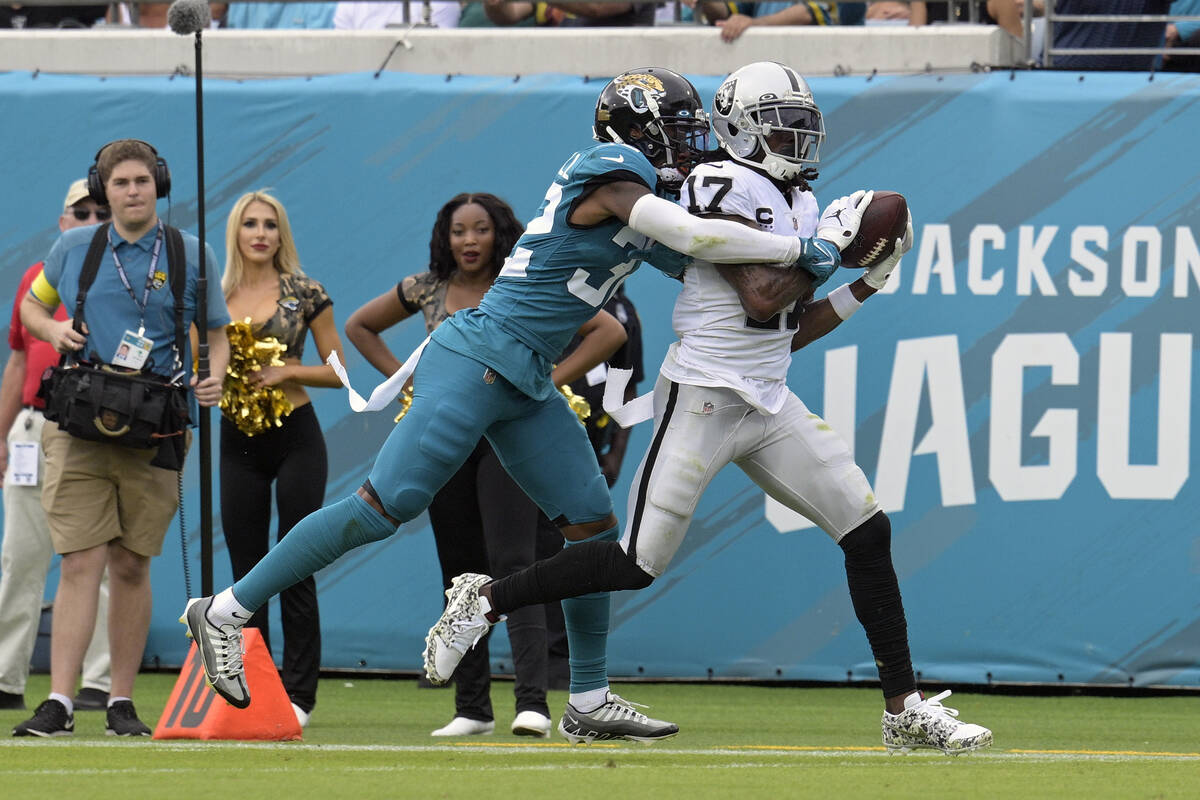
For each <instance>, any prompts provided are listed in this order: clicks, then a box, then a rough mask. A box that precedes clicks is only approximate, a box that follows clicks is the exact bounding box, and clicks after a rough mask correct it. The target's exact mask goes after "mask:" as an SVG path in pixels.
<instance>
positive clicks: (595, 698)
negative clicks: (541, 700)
mask: <svg viewBox="0 0 1200 800" xmlns="http://www.w3.org/2000/svg"><path fill="white" fill-rule="evenodd" d="M567 702H569V703H570V704H571V705H573V706H574V707H575V708H576V709H577V710H579V711H582V712H583V713H585V714H589V713H591V712H593V711H595V710H596V709H597V708H599V707H600V706H602V705H604V704H605V703H607V702H608V687H607V686H605V687H604V688H603V689H589V690H588V691H586V692H579V693H578V694H576V693H575V692H571V697H570V698H569V699H568V701H567Z"/></svg>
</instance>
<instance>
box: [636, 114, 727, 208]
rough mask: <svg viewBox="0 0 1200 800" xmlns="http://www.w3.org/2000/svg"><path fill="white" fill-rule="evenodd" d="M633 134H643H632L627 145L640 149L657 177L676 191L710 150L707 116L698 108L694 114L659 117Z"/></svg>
mask: <svg viewBox="0 0 1200 800" xmlns="http://www.w3.org/2000/svg"><path fill="white" fill-rule="evenodd" d="M631 133H635V134H640V135H634V136H631V137H630V139H631V141H629V142H626V144H630V145H633V146H634V147H636V148H637V149H638V150H641V151H642V153H643V154H644V155H645V156H646V158H647V159H649V161H650V163H651V164H653V165H654V170H655V172H657V173H658V179H659V180H660V181H662V183H663V184H664V185H665V186H666V187H667V188H668V189H670V190H672V191H677V190H678V189H679V187H681V186H682V185H683V181H684V179H686V178H687V176H688V173H690V172H691V171H692V167H694V166H695V165H696V164H697V163H699V161H700V157H701V154H702V153H704V152H705V151H706V150H708V115H707V114H705V113H704V111H703V110H702V109H698V110H697V111H696V114H695V116H691V115H689V116H674V117H657V119H655V120H654V121H651V122H649V123H647V124H646V125H643V126H641V127H640V128H635V129H634V130H633V131H631Z"/></svg>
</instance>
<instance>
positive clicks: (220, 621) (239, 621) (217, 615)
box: [208, 586, 254, 628]
mask: <svg viewBox="0 0 1200 800" xmlns="http://www.w3.org/2000/svg"><path fill="white" fill-rule="evenodd" d="M253 613H254V612H253V611H251V610H250V609H248V608H246V607H245V606H244V605H242V604H241V603H239V602H238V601H237V598H236V597H234V596H233V587H232V586H231V587H229V588H228V589H226V590H225V591H223V592H221V593H220V594H218V595H217V596H216V597H214V598H213V601H212V606H211V607H210V608H209V609H208V621H209V622H211V623H212V624H213V625H216V626H217V627H220V626H222V625H233V626H235V627H238V628H240V627H242V626H243V625H245V624H246V623H247V622H249V621H250V616H251V615H252V614H253Z"/></svg>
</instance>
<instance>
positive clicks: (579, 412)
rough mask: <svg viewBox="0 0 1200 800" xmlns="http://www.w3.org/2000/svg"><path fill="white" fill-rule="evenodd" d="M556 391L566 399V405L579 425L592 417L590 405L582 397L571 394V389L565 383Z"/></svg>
mask: <svg viewBox="0 0 1200 800" xmlns="http://www.w3.org/2000/svg"><path fill="white" fill-rule="evenodd" d="M558 390H559V391H560V392H562V395H563V397H565V398H567V405H569V406H570V407H571V410H572V411H574V412H575V416H577V417H579V424H580V425H582V424H583V423H584V420H586V419H587V418H588V417H590V416H591V415H592V406H591V404H590V403H588V401H587V400H585V399H584V398H583V396H582V395H578V394H575V393H574V392H572V391H571V387H570V386H569V385H567V384H565V383H564V384H563V385H562V386H560V387H558Z"/></svg>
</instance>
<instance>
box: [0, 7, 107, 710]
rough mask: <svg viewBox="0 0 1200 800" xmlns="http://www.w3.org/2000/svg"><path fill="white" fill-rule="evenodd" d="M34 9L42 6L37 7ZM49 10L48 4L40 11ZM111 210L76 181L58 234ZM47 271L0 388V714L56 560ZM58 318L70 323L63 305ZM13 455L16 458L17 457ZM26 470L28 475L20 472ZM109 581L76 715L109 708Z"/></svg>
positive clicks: (22, 291)
mask: <svg viewBox="0 0 1200 800" xmlns="http://www.w3.org/2000/svg"><path fill="white" fill-rule="evenodd" d="M34 8H37V7H36V6H34ZM43 8H45V6H43ZM110 216H111V213H110V212H109V210H108V207H107V206H101V205H98V204H97V203H96V201H95V200H93V199H92V198H91V197H89V196H88V190H87V182H86V181H84V180H82V179H80V180H77V181H75V182H74V183H73V184H71V188H70V189H68V190H67V198H66V200H65V201H64V202H63V211H62V215H61V216H60V217H59V218H58V229H59V231H66V230H70V229H71V228H79V227H82V226H84V225H95V224H97V223H100V222H105V221H106V220H108V219H109V217H110ZM41 271H42V262H40V261H39V262H38V263H36V264H34V265H33V266H32V267H30V268H29V269H28V270H26V272H25V277H24V278H22V279H21V285H20V287H19V288H18V289H17V295H16V298H15V300H14V302H13V313H12V319H11V321H10V323H9V328H8V346H9V347H10V348H11V349H12V354H11V355H10V356H9V357H8V363H7V364H5V365H4V379H3V382H2V383H0V436H3V437H4V438H5V439H6V440H7V442H8V447H7V448H5V449H3V450H2V451H0V471H2V472H3V473H4V539H3V546H2V547H0V709H24V708H25V682H26V680H27V679H28V677H29V661H30V658H31V656H32V654H33V647H34V643H35V641H36V640H37V631H38V624H39V623H40V621H41V615H42V596H43V593H44V592H45V588H46V573H47V571H48V570H49V569H50V562H51V560H52V559H53V557H54V545H53V544H52V543H51V542H50V528H49V527H48V526H47V524H46V512H45V511H44V510H42V479H43V478H44V476H45V473H46V459H45V457H44V456H43V455H42V446H41V442H42V426H43V425H45V424H46V418H45V417H44V416H43V415H42V409H43V408H45V407H46V402H45V401H44V400H43V399H42V398H40V397H38V396H37V394H38V387H39V385H40V384H41V378H42V373H43V372H45V371H46V368H47V367H49V366H51V365H53V364H57V363H58V353H56V352H54V348H53V347H51V346H50V345H49V344H47V343H46V342H43V341H41V340H39V339H35V338H33V337H32V336H31V335H30V334H29V330H28V329H27V328H26V327H25V326H24V325H22V324H21V316H20V307H21V299H22V298H23V297H24V296H25V295H26V294H28V293H29V287H30V285H31V284H32V283H33V279H34V278H36V277H37V276H38V274H39V273H40V272H41ZM56 313H57V316H56V318H57V319H66V318H67V312H66V309H65V308H64V307H62V306H59V308H58V311H57V312H56ZM14 454H15V457H14ZM21 473H23V474H21ZM108 670H109V659H108V576H107V574H106V575H105V577H104V579H103V580H102V581H101V583H100V595H99V603H98V604H97V607H96V625H95V629H94V630H93V632H92V639H91V644H90V645H88V649H87V652H86V653H85V654H84V657H83V688H82V689H80V690H79V693H78V694H77V695H75V708H76V710H88V711H97V710H103V709H104V708H105V707H106V706H107V705H108V688H109V682H110V681H109V674H108Z"/></svg>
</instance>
